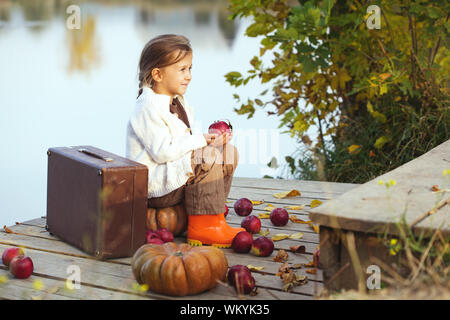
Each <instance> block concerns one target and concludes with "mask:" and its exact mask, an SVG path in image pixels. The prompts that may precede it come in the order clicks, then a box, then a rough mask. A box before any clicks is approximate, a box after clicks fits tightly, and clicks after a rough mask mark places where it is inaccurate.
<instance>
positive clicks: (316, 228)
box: [308, 222, 320, 233]
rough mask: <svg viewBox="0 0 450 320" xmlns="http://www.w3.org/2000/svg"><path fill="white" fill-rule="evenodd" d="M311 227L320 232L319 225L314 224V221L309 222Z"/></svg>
mask: <svg viewBox="0 0 450 320" xmlns="http://www.w3.org/2000/svg"><path fill="white" fill-rule="evenodd" d="M308 224H309V226H310V227H311V228H313V230H314V232H315V233H319V231H320V230H319V226H317V225H315V224H313V223H312V222H310V223H308Z"/></svg>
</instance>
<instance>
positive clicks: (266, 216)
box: [258, 213, 270, 219]
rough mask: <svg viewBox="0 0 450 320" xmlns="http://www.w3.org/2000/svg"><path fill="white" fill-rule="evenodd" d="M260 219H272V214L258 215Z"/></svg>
mask: <svg viewBox="0 0 450 320" xmlns="http://www.w3.org/2000/svg"><path fill="white" fill-rule="evenodd" d="M258 217H259V218H260V219H269V218H270V214H269V213H258Z"/></svg>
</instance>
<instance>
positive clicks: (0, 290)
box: [0, 266, 150, 300]
mask: <svg viewBox="0 0 450 320" xmlns="http://www.w3.org/2000/svg"><path fill="white" fill-rule="evenodd" d="M0 276H5V277H7V278H8V280H7V282H5V283H1V284H0V298H3V299H13V300H33V299H34V300H85V299H101V300H148V299H150V298H148V297H142V296H139V295H133V294H127V293H123V292H117V291H111V290H106V289H102V288H96V287H90V286H85V285H82V286H81V287H80V288H79V289H73V290H70V289H68V288H66V286H65V281H63V280H55V279H52V278H48V277H45V276H40V275H36V274H32V275H31V276H30V277H29V278H28V279H15V278H14V276H12V275H11V273H10V272H9V271H8V270H7V269H6V267H4V266H0ZM36 281H39V282H40V283H41V284H42V285H43V287H42V289H41V290H37V289H36V288H35V287H34V285H33V284H34V283H35V282H36Z"/></svg>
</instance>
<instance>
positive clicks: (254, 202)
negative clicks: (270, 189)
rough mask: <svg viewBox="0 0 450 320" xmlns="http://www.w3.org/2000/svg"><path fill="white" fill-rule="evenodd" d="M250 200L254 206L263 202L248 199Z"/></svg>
mask: <svg viewBox="0 0 450 320" xmlns="http://www.w3.org/2000/svg"><path fill="white" fill-rule="evenodd" d="M250 201H251V203H252V204H253V205H254V206H257V205H259V204H263V203H264V200H250Z"/></svg>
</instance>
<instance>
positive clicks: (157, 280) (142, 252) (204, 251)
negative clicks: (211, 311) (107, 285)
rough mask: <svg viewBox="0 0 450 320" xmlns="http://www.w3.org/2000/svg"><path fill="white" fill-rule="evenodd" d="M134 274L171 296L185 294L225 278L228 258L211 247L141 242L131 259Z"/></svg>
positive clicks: (204, 288) (153, 289) (137, 278)
mask: <svg viewBox="0 0 450 320" xmlns="http://www.w3.org/2000/svg"><path fill="white" fill-rule="evenodd" d="M131 267H132V270H133V274H134V277H135V279H136V281H137V282H138V283H139V284H147V285H148V287H149V289H150V290H152V291H154V292H157V293H162V294H167V295H171V296H185V295H192V294H197V293H200V292H203V291H205V290H209V289H212V288H214V287H215V286H216V285H217V280H221V281H223V280H224V279H225V276H226V273H227V269H228V261H227V259H226V258H225V255H224V253H223V252H222V250H220V249H218V248H215V247H209V246H208V247H192V246H190V245H188V244H186V243H182V244H180V245H177V244H175V243H173V242H167V243H164V244H162V245H155V244H145V245H143V246H141V247H140V248H139V249H138V250H137V251H136V253H135V254H134V256H133V258H132V260H131Z"/></svg>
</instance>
